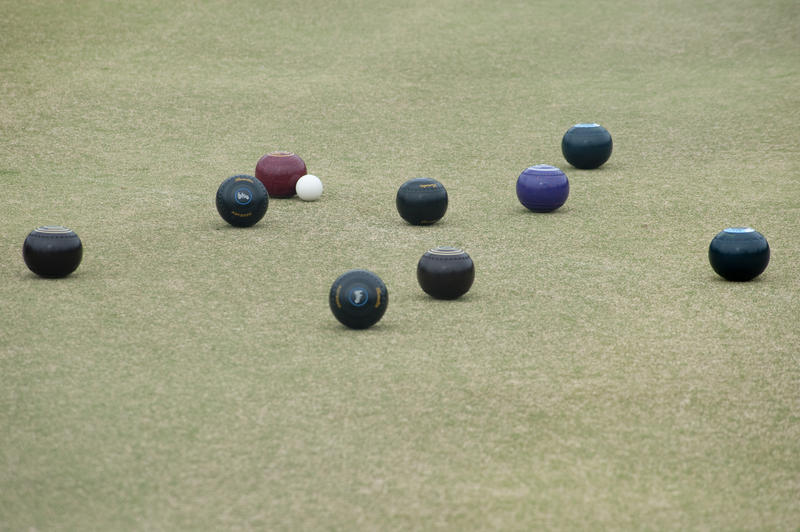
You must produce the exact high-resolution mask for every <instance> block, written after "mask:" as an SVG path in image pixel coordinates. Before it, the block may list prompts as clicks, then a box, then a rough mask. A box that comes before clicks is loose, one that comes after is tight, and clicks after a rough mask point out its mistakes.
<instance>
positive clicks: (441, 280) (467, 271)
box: [417, 246, 475, 299]
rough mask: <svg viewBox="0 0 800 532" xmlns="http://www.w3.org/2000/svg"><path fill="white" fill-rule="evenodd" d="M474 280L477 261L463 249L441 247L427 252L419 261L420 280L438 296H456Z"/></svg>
mask: <svg viewBox="0 0 800 532" xmlns="http://www.w3.org/2000/svg"><path fill="white" fill-rule="evenodd" d="M474 280H475V264H474V263H473V262H472V259H471V258H470V256H469V255H468V254H467V253H466V252H465V251H464V250H462V249H458V248H454V247H449V246H440V247H437V248H433V249H429V250H428V251H426V252H425V253H424V254H423V255H422V257H421V258H420V259H419V263H417V281H419V285H420V287H421V288H422V290H424V291H425V293H426V294H428V295H430V296H432V297H435V298H436V299H457V298H459V297H461V296H463V295H464V294H466V293H467V292H468V291H469V289H470V287H472V282H473V281H474Z"/></svg>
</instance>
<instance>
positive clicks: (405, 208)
mask: <svg viewBox="0 0 800 532" xmlns="http://www.w3.org/2000/svg"><path fill="white" fill-rule="evenodd" d="M395 204H396V205H397V212H398V213H400V216H401V217H402V218H403V219H404V220H405V221H407V222H408V223H410V224H412V225H431V224H434V223H436V222H438V221H439V220H440V219H441V218H442V217H443V216H444V213H445V212H447V190H445V188H444V185H442V184H441V183H440V182H438V181H437V180H435V179H430V178H427V177H418V178H416V179H409V180H408V181H406V182H405V183H403V184H402V185H400V188H399V189H398V190H397V197H396V198H395Z"/></svg>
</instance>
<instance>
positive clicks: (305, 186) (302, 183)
mask: <svg viewBox="0 0 800 532" xmlns="http://www.w3.org/2000/svg"><path fill="white" fill-rule="evenodd" d="M295 191H296V192H297V195H298V196H299V197H300V199H301V200H303V201H316V200H318V199H319V197H320V196H322V181H320V180H319V178H318V177H317V176H315V175H311V174H306V175H304V176H303V177H301V178H300V179H298V180H297V185H295Z"/></svg>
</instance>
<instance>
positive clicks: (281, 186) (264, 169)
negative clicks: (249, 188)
mask: <svg viewBox="0 0 800 532" xmlns="http://www.w3.org/2000/svg"><path fill="white" fill-rule="evenodd" d="M307 173H308V171H307V169H306V163H305V162H303V159H301V158H300V157H298V156H297V155H295V154H294V153H292V152H289V151H274V152H272V153H268V154H266V155H265V156H263V157H262V158H261V159H259V160H258V164H256V177H257V178H258V180H259V181H261V183H263V184H264V186H265V187H266V189H267V192H269V195H270V197H273V198H291V197H292V196H294V195H295V185H296V184H297V180H298V179H300V178H301V177H303V176H304V175H306V174H307Z"/></svg>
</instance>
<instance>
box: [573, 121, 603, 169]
mask: <svg viewBox="0 0 800 532" xmlns="http://www.w3.org/2000/svg"><path fill="white" fill-rule="evenodd" d="M613 147H614V143H613V142H612V140H611V133H609V132H608V130H607V129H606V128H604V127H603V126H601V125H600V124H575V125H574V126H572V127H571V128H569V129H568V130H567V132H566V133H564V137H563V138H562V139H561V153H563V154H564V158H565V159H566V160H567V162H568V163H569V164H571V165H572V166H574V167H575V168H580V169H582V170H591V169H593V168H599V167H600V166H602V165H603V163H605V162H606V161H607V160H608V159H609V158H610V157H611V150H612V148H613Z"/></svg>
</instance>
